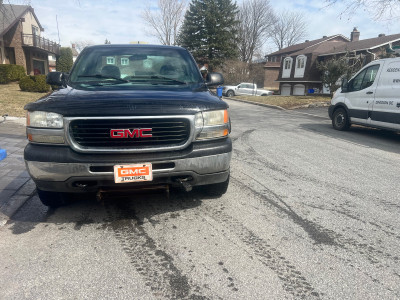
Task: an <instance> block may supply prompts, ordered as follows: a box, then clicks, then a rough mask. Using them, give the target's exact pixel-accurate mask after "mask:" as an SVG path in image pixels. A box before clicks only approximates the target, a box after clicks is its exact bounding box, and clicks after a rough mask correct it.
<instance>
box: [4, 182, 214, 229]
mask: <svg viewBox="0 0 400 300" xmlns="http://www.w3.org/2000/svg"><path fill="white" fill-rule="evenodd" d="M206 199H213V197H210V196H208V195H206V194H205V193H203V192H202V191H201V190H197V191H192V192H189V193H186V192H184V191H182V190H178V189H176V190H175V189H174V190H171V192H170V195H169V197H168V196H167V194H166V193H165V192H164V191H159V192H158V191H152V192H149V191H145V192H143V191H138V192H134V193H132V192H131V193H130V194H127V196H126V197H113V196H112V195H110V196H109V197H107V198H106V199H105V200H103V201H101V202H99V201H97V200H96V199H95V197H94V196H93V195H92V196H89V195H85V194H81V195H79V194H78V195H77V196H76V197H75V199H74V201H73V202H72V203H70V204H68V205H66V206H63V207H59V208H57V209H52V208H48V207H46V206H44V205H43V204H42V203H41V202H40V200H39V198H38V197H37V195H34V196H33V197H32V198H31V199H30V200H29V201H27V202H26V203H25V205H23V206H22V207H21V208H20V209H19V210H18V211H17V213H16V214H14V216H12V218H11V219H10V220H9V221H8V224H10V225H11V226H10V230H12V232H13V233H14V234H23V233H27V232H29V231H31V230H32V229H34V228H35V227H36V226H37V225H38V224H40V223H52V224H56V225H60V228H59V229H62V227H63V225H67V224H74V229H75V230H80V229H81V228H82V226H84V225H88V224H97V225H99V227H98V229H105V228H107V227H108V226H109V225H110V224H112V225H113V227H115V226H118V223H121V222H119V221H124V222H126V221H127V220H131V221H133V222H134V223H135V224H137V225H142V224H143V222H145V220H147V221H148V222H150V223H152V222H153V217H154V216H157V215H166V218H169V217H171V218H173V217H174V215H175V216H176V215H177V214H179V211H182V210H188V209H192V208H195V207H198V206H200V205H201V203H202V201H203V200H206ZM174 213H175V214H174ZM121 224H123V222H122V223H121ZM121 226H122V225H121Z"/></svg>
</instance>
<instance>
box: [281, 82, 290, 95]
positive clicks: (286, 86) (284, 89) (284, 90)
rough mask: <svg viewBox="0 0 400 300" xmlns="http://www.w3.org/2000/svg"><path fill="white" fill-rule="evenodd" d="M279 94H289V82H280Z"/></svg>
mask: <svg viewBox="0 0 400 300" xmlns="http://www.w3.org/2000/svg"><path fill="white" fill-rule="evenodd" d="M281 95H282V96H290V84H282V86H281Z"/></svg>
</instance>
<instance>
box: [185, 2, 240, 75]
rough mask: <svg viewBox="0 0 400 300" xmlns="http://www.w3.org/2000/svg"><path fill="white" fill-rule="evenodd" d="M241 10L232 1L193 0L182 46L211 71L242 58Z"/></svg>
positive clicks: (186, 18)
mask: <svg viewBox="0 0 400 300" xmlns="http://www.w3.org/2000/svg"><path fill="white" fill-rule="evenodd" d="M237 13H238V7H237V5H236V3H232V1H231V0H192V2H191V3H190V7H189V10H188V11H187V12H186V14H185V20H184V22H183V25H182V28H181V32H180V34H179V38H178V43H179V45H181V46H182V47H185V48H187V49H188V50H189V51H190V52H192V54H193V56H194V58H195V59H196V61H197V62H198V63H200V64H205V63H207V64H208V65H209V68H210V69H211V70H213V69H215V68H217V67H219V66H221V64H222V63H223V62H224V61H225V60H227V59H233V58H236V57H237V55H238V46H237V42H236V37H237V22H238V21H237Z"/></svg>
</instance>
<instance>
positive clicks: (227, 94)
mask: <svg viewBox="0 0 400 300" xmlns="http://www.w3.org/2000/svg"><path fill="white" fill-rule="evenodd" d="M226 96H227V97H233V96H235V93H234V92H233V91H227V92H226Z"/></svg>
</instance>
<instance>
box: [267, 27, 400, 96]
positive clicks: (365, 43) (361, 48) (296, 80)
mask: <svg viewBox="0 0 400 300" xmlns="http://www.w3.org/2000/svg"><path fill="white" fill-rule="evenodd" d="M399 41H400V34H395V35H388V36H385V35H384V34H380V35H379V36H378V37H376V38H371V39H365V40H360V32H359V31H358V30H357V28H354V29H353V31H352V32H351V34H350V39H348V38H346V37H344V36H343V35H340V34H338V35H334V36H330V37H323V38H322V39H319V40H314V41H306V42H305V43H302V44H298V45H294V46H291V47H287V48H285V49H281V50H280V51H277V52H274V53H271V54H270V55H268V62H267V63H266V64H265V66H264V69H265V74H266V75H265V76H266V81H265V82H266V83H268V84H269V85H272V84H274V87H275V89H279V91H280V94H281V95H305V94H308V93H323V94H329V92H330V91H329V89H327V88H326V87H324V86H323V84H322V81H321V74H320V71H318V69H317V61H318V62H320V61H323V60H326V59H330V58H332V57H338V56H341V55H346V54H348V53H350V54H351V55H353V56H354V57H356V56H358V57H362V58H363V61H362V65H365V64H367V63H369V62H370V61H372V60H374V59H377V58H378V57H379V56H380V55H383V54H385V51H386V48H387V47H389V45H398V44H399ZM272 62H274V63H273V64H272ZM278 64H279V67H277V65H278ZM266 83H265V84H264V86H265V87H266V88H267V86H266Z"/></svg>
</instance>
